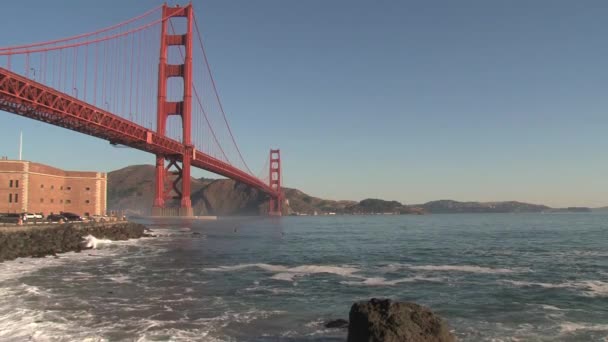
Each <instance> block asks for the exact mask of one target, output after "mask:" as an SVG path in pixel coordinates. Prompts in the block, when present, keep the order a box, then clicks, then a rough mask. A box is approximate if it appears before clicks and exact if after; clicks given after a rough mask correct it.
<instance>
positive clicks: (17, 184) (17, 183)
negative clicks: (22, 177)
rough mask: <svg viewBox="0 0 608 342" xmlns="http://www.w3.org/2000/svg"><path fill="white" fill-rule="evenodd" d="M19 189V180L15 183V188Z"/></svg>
mask: <svg viewBox="0 0 608 342" xmlns="http://www.w3.org/2000/svg"><path fill="white" fill-rule="evenodd" d="M18 187H19V180H18V179H17V180H16V181H15V188H18Z"/></svg>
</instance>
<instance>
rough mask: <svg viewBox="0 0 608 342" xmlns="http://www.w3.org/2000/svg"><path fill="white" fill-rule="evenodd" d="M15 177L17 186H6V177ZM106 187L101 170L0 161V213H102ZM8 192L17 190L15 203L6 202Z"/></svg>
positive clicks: (104, 176)
mask: <svg viewBox="0 0 608 342" xmlns="http://www.w3.org/2000/svg"><path fill="white" fill-rule="evenodd" d="M17 179H18V180H19V188H15V189H13V188H10V180H14V181H15V180H17ZM14 185H15V182H13V186H14ZM106 187H107V177H106V174H105V173H99V172H84V171H64V170H61V169H57V168H54V167H50V166H47V165H43V164H39V163H33V162H22V161H0V212H24V211H27V212H32V213H39V212H41V213H43V214H44V215H49V214H51V213H59V212H61V211H67V212H72V213H75V214H78V215H86V214H89V215H100V214H105V212H106ZM10 191H21V192H20V194H19V196H18V200H19V203H9V199H10V198H9V196H8V194H9V193H10ZM13 196H14V195H13ZM12 199H13V200H14V197H13V198H12Z"/></svg>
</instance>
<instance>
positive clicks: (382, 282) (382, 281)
mask: <svg viewBox="0 0 608 342" xmlns="http://www.w3.org/2000/svg"><path fill="white" fill-rule="evenodd" d="M419 281H429V282H443V281H445V279H444V278H439V277H418V276H416V277H408V278H399V279H393V280H387V279H386V278H382V277H372V278H365V279H364V280H363V281H341V282H340V283H341V284H345V285H360V286H361V285H363V286H394V285H397V284H401V283H413V282H419Z"/></svg>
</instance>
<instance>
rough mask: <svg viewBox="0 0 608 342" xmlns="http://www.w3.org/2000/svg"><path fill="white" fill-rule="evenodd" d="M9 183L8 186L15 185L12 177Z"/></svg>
mask: <svg viewBox="0 0 608 342" xmlns="http://www.w3.org/2000/svg"><path fill="white" fill-rule="evenodd" d="M8 184H9V185H8V187H9V188H12V187H13V180H12V179H11V180H10V181H9V182H8Z"/></svg>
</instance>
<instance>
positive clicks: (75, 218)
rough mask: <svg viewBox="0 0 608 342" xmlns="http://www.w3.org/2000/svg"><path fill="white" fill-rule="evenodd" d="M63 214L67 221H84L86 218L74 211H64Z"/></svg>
mask: <svg viewBox="0 0 608 342" xmlns="http://www.w3.org/2000/svg"><path fill="white" fill-rule="evenodd" d="M61 215H62V216H63V217H65V219H66V221H84V219H83V218H82V217H80V215H76V214H74V213H68V212H65V211H62V212H61Z"/></svg>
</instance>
